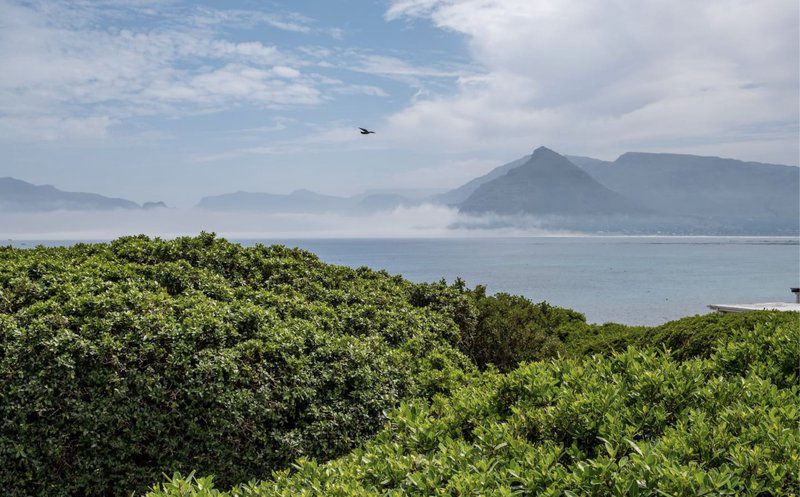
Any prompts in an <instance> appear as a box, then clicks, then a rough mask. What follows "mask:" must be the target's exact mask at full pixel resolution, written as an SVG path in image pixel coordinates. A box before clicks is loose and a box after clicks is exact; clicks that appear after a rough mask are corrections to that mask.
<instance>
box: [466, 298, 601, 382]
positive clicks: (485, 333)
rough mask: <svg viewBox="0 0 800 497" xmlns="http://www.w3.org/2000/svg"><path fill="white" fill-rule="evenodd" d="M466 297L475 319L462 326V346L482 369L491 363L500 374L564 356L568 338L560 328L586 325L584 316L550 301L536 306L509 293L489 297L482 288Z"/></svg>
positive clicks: (576, 327) (577, 327)
mask: <svg viewBox="0 0 800 497" xmlns="http://www.w3.org/2000/svg"><path fill="white" fill-rule="evenodd" d="M456 286H458V283H456ZM467 295H468V296H469V297H470V300H471V301H472V303H473V306H474V309H475V311H474V314H475V318H474V319H473V320H471V321H469V322H463V321H462V322H460V323H459V324H460V327H461V342H460V347H461V350H462V352H464V353H465V354H466V355H467V356H468V357H469V358H470V359H472V360H473V362H475V364H476V365H478V367H480V368H481V369H483V368H485V367H486V366H488V365H489V364H492V365H494V366H495V367H496V368H498V369H499V370H500V371H510V370H512V369H514V368H516V367H517V365H519V364H520V363H521V362H529V361H535V360H539V359H544V358H550V357H555V356H556V355H558V354H564V353H565V352H566V349H565V345H564V338H565V337H566V335H565V334H564V333H563V332H562V331H561V329H562V328H563V329H571V328H574V329H580V330H582V329H583V328H584V327H585V326H586V318H585V317H584V316H583V314H580V313H578V312H575V311H572V310H570V309H563V308H560V307H553V306H551V305H549V304H548V303H547V302H542V303H539V304H534V303H533V302H531V301H530V300H528V299H526V298H525V297H521V296H517V295H509V294H507V293H498V294H495V295H486V288H485V287H483V286H478V287H476V288H475V289H474V290H472V291H467Z"/></svg>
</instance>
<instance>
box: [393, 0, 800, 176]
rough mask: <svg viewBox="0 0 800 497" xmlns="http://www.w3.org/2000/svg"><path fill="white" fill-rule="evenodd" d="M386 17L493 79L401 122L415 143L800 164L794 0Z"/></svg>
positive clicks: (416, 8)
mask: <svg viewBox="0 0 800 497" xmlns="http://www.w3.org/2000/svg"><path fill="white" fill-rule="evenodd" d="M386 18H387V20H389V21H395V22H403V21H407V22H420V20H422V22H430V23H433V25H435V26H436V27H438V28H440V29H442V30H445V31H448V32H453V33H457V34H459V35H462V36H464V37H465V39H466V40H467V43H468V44H469V48H470V54H471V55H472V57H473V59H474V62H475V63H476V65H477V66H479V67H481V68H482V69H483V70H482V71H481V72H480V74H477V75H472V76H468V77H462V78H461V79H460V80H459V84H458V91H457V92H456V93H455V94H450V95H438V96H434V97H431V98H425V99H420V100H417V101H415V102H413V103H412V104H411V105H409V106H408V107H407V108H406V109H404V110H403V111H401V112H399V113H396V114H394V115H392V116H391V117H390V118H389V123H390V125H391V127H392V130H393V132H395V133H397V134H398V135H402V136H403V137H404V139H405V140H406V141H407V143H409V144H410V143H416V144H425V145H426V146H427V147H430V148H437V149H442V148H445V149H448V150H464V149H480V150H486V149H487V148H491V149H496V150H509V149H513V150H525V149H527V148H530V147H531V146H533V145H534V144H539V143H546V144H549V146H552V147H554V148H556V149H558V150H564V151H568V152H572V153H576V152H578V153H586V154H596V155H601V156H604V157H608V158H612V157H613V156H614V155H616V154H618V153H620V152H623V151H626V150H663V151H692V152H696V153H710V154H713V155H720V154H723V155H725V154H726V155H728V156H737V157H743V158H756V159H760V160H772V161H776V162H783V163H791V164H797V163H798V159H797V147H798V139H797V133H798V113H797V109H798V59H799V54H798V41H799V40H798V22H797V19H798V4H797V2H796V1H794V0H707V1H703V2H696V1H693V0H674V1H670V2H663V1H658V0H643V1H637V2H629V1H616V0H612V1H608V0H575V1H569V2H564V1H559V0H502V1H500V0H396V1H395V2H394V3H393V4H392V5H391V6H390V8H389V9H388V11H387V13H386Z"/></svg>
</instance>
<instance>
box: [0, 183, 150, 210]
mask: <svg viewBox="0 0 800 497" xmlns="http://www.w3.org/2000/svg"><path fill="white" fill-rule="evenodd" d="M140 208H141V206H139V204H137V203H136V202H131V201H130V200H125V199H122V198H111V197H104V196H103V195H98V194H96V193H81V192H65V191H62V190H59V189H58V188H55V187H54V186H50V185H34V184H32V183H28V182H26V181H22V180H18V179H15V178H9V177H6V178H0V212H43V211H44V212H46V211H55V210H70V211H76V210H112V209H140Z"/></svg>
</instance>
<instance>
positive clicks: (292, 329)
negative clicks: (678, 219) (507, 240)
mask: <svg viewBox="0 0 800 497" xmlns="http://www.w3.org/2000/svg"><path fill="white" fill-rule="evenodd" d="M798 324H799V323H798V317H797V315H796V314H788V313H784V314H772V313H750V314H745V315H724V316H723V315H708V316H697V317H693V318H686V319H682V320H678V321H674V322H671V323H667V324H665V325H662V326H658V327H635V326H634V327H631V326H624V325H618V324H613V323H608V324H604V325H592V324H587V323H586V321H585V318H584V317H583V315H581V314H579V313H577V312H574V311H571V310H568V309H560V308H556V307H553V306H550V305H548V304H547V303H546V302H542V303H538V304H534V303H532V302H530V301H529V300H527V299H525V298H522V297H518V296H512V295H508V294H497V295H486V292H485V289H484V288H483V287H480V286H479V287H477V288H475V289H474V290H470V289H468V288H466V286H465V285H464V283H463V282H462V281H456V282H455V283H454V284H453V285H447V284H446V283H445V282H444V281H441V282H438V283H432V284H412V283H410V282H408V281H406V280H404V279H402V278H401V277H397V276H394V277H393V276H390V275H388V274H386V273H385V272H376V271H372V270H369V269H367V268H360V269H349V268H344V267H337V266H330V265H326V264H323V263H321V262H320V261H319V260H318V259H317V258H316V257H314V256H313V255H312V254H309V253H307V252H304V251H301V250H296V249H294V250H293V249H287V248H285V247H280V246H274V247H265V246H255V247H251V248H243V247H241V246H239V245H236V244H231V243H228V242H226V241H224V240H221V239H218V238H216V237H214V236H213V235H209V234H202V235H201V236H199V237H196V238H179V239H177V240H174V241H163V240H159V239H154V240H151V239H148V238H146V237H126V238H121V239H119V240H116V241H114V242H112V243H110V244H93V245H86V244H80V245H76V246H73V247H71V248H37V249H34V250H16V249H12V248H0V462H1V463H2V464H0V484H2V487H3V490H4V494H5V495H20V496H21V495H56V496H58V495H130V493H131V492H137V491H143V490H144V489H145V488H146V487H147V486H148V485H151V484H152V482H154V481H159V480H160V479H161V475H162V473H168V474H172V473H183V474H187V473H188V472H189V471H195V472H196V473H195V474H198V475H214V477H213V480H212V479H209V478H210V477H208V478H200V479H197V480H195V479H193V478H188V479H186V480H183V479H180V478H176V479H173V480H172V481H170V482H169V483H166V484H164V485H163V487H162V488H160V489H158V490H155V491H154V494H153V495H157V496H161V495H170V496H177V495H180V496H183V495H195V494H197V495H203V496H206V495H208V496H211V495H216V493H215V492H218V491H216V490H213V488H212V486H213V485H218V486H221V487H223V488H224V487H230V486H231V485H236V484H238V483H240V482H244V481H256V480H264V479H265V478H266V479H267V480H266V481H265V482H264V483H260V484H256V483H253V484H245V485H243V486H240V487H234V489H233V490H232V491H231V493H232V494H236V495H295V494H297V495H361V494H363V495H374V494H376V493H377V494H388V495H405V494H419V495H430V494H447V493H449V494H455V495H463V494H465V493H477V494H482V493H484V494H485V493H491V492H495V493H498V494H500V495H505V494H509V493H525V492H528V493H533V494H537V493H540V492H541V493H543V494H544V495H547V494H548V492H549V493H550V494H552V495H559V492H560V491H562V490H563V491H565V492H574V493H575V494H578V495H580V494H582V493H584V494H585V493H595V494H603V492H606V493H610V494H615V493H620V492H621V493H625V492H623V491H622V490H625V491H626V492H628V493H630V494H631V495H648V494H650V493H652V491H653V489H654V488H656V487H657V488H659V489H661V490H664V491H668V490H669V489H672V490H669V491H673V493H675V494H682V495H689V494H693V492H694V490H697V491H698V492H699V491H700V490H698V489H702V490H708V489H712V490H713V488H712V487H714V486H715V485H717V484H720V485H722V484H723V483H724V485H728V486H727V487H725V488H726V489H733V490H732V491H737V492H742V493H751V494H753V495H757V494H758V491H757V489H758V488H763V489H767V490H765V493H764V495H767V494H769V491H771V490H775V489H779V490H781V491H796V480H792V479H790V478H789V477H788V476H786V471H784V468H785V465H786V464H791V463H796V462H798V461H797V454H798V452H800V450H798V447H797V441H798V439H797V430H794V431H793V430H791V429H790V430H788V431H786V430H784V431H779V430H778V428H776V427H779V426H783V427H784V428H786V427H787V426H788V427H789V428H791V426H792V423H794V425H793V426H795V427H796V426H797V421H798V420H797V411H798V405H797V394H798V391H797V387H796V382H797V376H796V367H797V360H798V353H797V344H798V337H797V328H798ZM732 330H734V331H735V334H734V335H731V333H732ZM629 346H634V347H638V349H637V350H641V352H637V351H636V350H633V349H632V350H629V351H627V352H625V350H626V348H627V347H629ZM664 349H671V350H672V352H670V353H667V352H664ZM779 349H780V350H779ZM620 351H621V353H616V354H615V352H620ZM592 354H597V356H596V357H593V358H591V359H587V358H586V356H588V355H592ZM556 357H558V358H559V359H558V362H550V361H551V360H552V359H553V358H556ZM603 357H605V358H603ZM532 361H540V362H538V363H533V364H529V365H525V366H523V367H522V368H521V369H519V370H516V371H514V369H515V368H517V367H518V366H519V364H521V363H526V362H532ZM476 366H477V368H480V369H483V370H485V371H486V372H485V373H483V374H478V373H477V368H476ZM501 373H508V374H507V375H504V374H501ZM456 390H457V393H455V394H453V392H454V391H456ZM432 399H434V400H433V401H432ZM793 399H794V400H793ZM403 400H405V401H406V403H405V404H402V406H401V407H400V408H399V409H398V410H396V411H394V414H392V415H391V416H392V417H391V422H390V424H389V425H388V426H386V428H385V429H384V430H383V431H381V432H380V435H379V436H378V438H377V439H375V440H374V441H372V442H369V443H367V444H366V445H364V444H365V442H367V441H368V440H369V439H370V437H372V436H373V435H375V434H376V433H378V432H379V430H381V428H382V427H384V425H385V423H386V422H387V413H388V412H390V411H392V410H393V409H394V408H396V407H397V406H398V405H401V404H400V403H401V401H403ZM431 402H432V403H431ZM697 420H700V421H697ZM703 423H705V424H703ZM787 423H788V424H787ZM762 425H763V426H762ZM693 430H700V431H693ZM703 430H707V431H703ZM683 431H685V432H686V433H683ZM725 433H732V434H733V435H732V436H733V438H725V437H726V436H727V435H725ZM598 437H600V438H598ZM687 437H688V438H687ZM703 437H711V438H712V440H711V442H708V441H707V439H706V438H703ZM715 437H716V438H715ZM717 438H719V440H717ZM764 440H767V441H764ZM708 443H710V444H711V445H703V444H708ZM698 444H699V445H698ZM358 446H361V447H362V448H361V449H357V450H356V451H355V452H352V454H351V455H349V456H346V457H344V458H343V459H340V460H336V461H334V462H331V463H330V464H322V463H323V462H324V461H326V460H329V459H331V458H334V457H338V456H341V455H343V454H346V453H348V452H349V451H351V450H353V449H354V448H355V447H358ZM298 460H299V461H300V462H299V463H297V465H296V466H293V468H294V469H291V470H290V471H287V472H279V473H276V474H275V476H274V478H273V479H269V478H270V475H271V474H272V472H273V471H275V470H281V469H284V468H290V464H291V463H292V462H293V461H298ZM311 460H314V461H317V462H310V461H311ZM667 462H668V463H667ZM643 468H645V469H646V471H645V469H643ZM743 468H744V469H743ZM648 472H649V473H648ZM764 472H767V473H766V474H767V476H764V474H765V473H764ZM695 475H697V476H695ZM692 478H694V480H692ZM781 478H783V479H781ZM631 482H637V483H636V487H634V486H630V485H631ZM641 482H645V483H644V484H642V483H641ZM720 482H722V483H720ZM692 485H695V486H692ZM439 487H441V488H439ZM714 488H716V487H714ZM620 489H622V490H620ZM665 489H666V490H665ZM467 491H469V492H467ZM713 491H716V490H713ZM637 492H638V493H637ZM668 493H669V492H668ZM718 493H719V492H718ZM723 493H724V492H723ZM773 493H781V492H773ZM567 495H569V493H567Z"/></svg>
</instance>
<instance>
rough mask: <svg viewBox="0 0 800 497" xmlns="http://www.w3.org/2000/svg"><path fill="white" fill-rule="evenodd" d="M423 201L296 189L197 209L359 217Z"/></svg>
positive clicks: (228, 197) (205, 203)
mask: <svg viewBox="0 0 800 497" xmlns="http://www.w3.org/2000/svg"><path fill="white" fill-rule="evenodd" d="M422 201H423V200H421V199H415V198H409V197H406V196H403V195H401V194H398V193H392V192H385V193H364V194H361V195H356V196H353V197H336V196H332V195H323V194H321V193H316V192H312V191H309V190H296V191H293V192H292V193H290V194H288V195H284V194H275V193H260V192H241V191H240V192H234V193H225V194H222V195H214V196H210V197H203V198H202V199H200V202H199V203H198V204H197V207H199V208H201V209H207V210H215V211H262V212H269V213H323V212H328V213H345V214H348V213H349V214H359V213H370V212H375V211H386V210H393V209H396V208H398V207H403V206H405V207H412V206H415V205H419V204H420V203H422Z"/></svg>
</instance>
